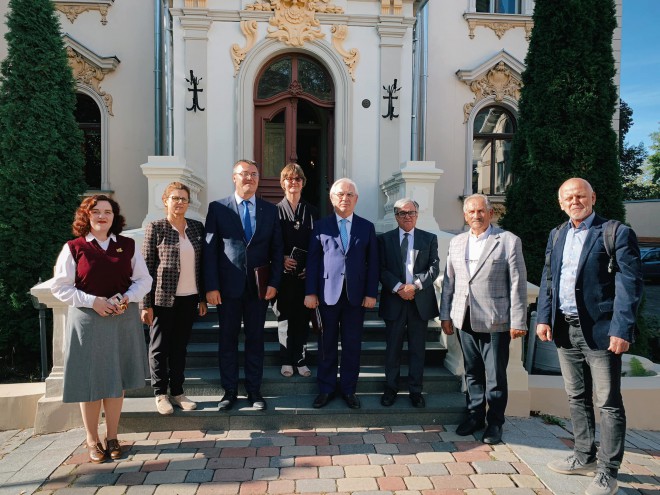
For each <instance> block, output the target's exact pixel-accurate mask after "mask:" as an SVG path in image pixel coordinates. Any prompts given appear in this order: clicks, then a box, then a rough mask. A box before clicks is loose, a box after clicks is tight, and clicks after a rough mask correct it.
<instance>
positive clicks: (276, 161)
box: [261, 110, 286, 177]
mask: <svg viewBox="0 0 660 495" xmlns="http://www.w3.org/2000/svg"><path fill="white" fill-rule="evenodd" d="M264 132H265V136H264V137H265V142H264V163H263V164H262V167H261V175H262V177H279V176H280V170H281V169H282V167H283V166H284V164H285V163H286V161H285V160H286V122H285V111H284V110H282V111H281V112H280V113H278V114H277V115H276V116H275V117H274V118H273V119H271V121H270V122H266V124H265V129H264Z"/></svg>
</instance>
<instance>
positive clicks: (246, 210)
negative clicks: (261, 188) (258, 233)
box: [243, 199, 252, 242]
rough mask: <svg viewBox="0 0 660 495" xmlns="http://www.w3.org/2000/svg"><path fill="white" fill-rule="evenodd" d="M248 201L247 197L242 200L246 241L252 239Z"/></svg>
mask: <svg viewBox="0 0 660 495" xmlns="http://www.w3.org/2000/svg"><path fill="white" fill-rule="evenodd" d="M249 205H250V202H249V201H248V200H247V199H244V200H243V208H244V210H243V229H244V230H245V238H246V239H247V241H248V242H250V239H252V223H251V222H250V208H249Z"/></svg>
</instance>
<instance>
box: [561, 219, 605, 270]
mask: <svg viewBox="0 0 660 495" xmlns="http://www.w3.org/2000/svg"><path fill="white" fill-rule="evenodd" d="M595 223H596V222H595V219H594V223H593V224H591V227H592V228H590V229H589V230H588V231H587V238H586V239H585V240H584V246H582V252H581V253H580V261H579V263H578V267H577V276H578V277H579V276H580V273H581V272H582V267H583V266H584V263H585V261H586V259H587V256H588V255H589V251H591V249H592V248H593V247H594V244H595V243H596V239H598V236H600V235H601V233H602V231H603V224H602V223H601V224H599V225H595ZM565 239H566V235H564V240H565ZM561 252H562V253H563V252H564V250H563V249H562V250H561Z"/></svg>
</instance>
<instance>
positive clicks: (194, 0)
mask: <svg viewBox="0 0 660 495" xmlns="http://www.w3.org/2000/svg"><path fill="white" fill-rule="evenodd" d="M206 1H207V0H186V8H188V7H199V8H202V9H205V8H206Z"/></svg>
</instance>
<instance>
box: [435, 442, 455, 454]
mask: <svg viewBox="0 0 660 495" xmlns="http://www.w3.org/2000/svg"><path fill="white" fill-rule="evenodd" d="M431 447H433V450H434V451H436V452H456V450H457V449H456V445H454V442H432V443H431Z"/></svg>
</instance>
